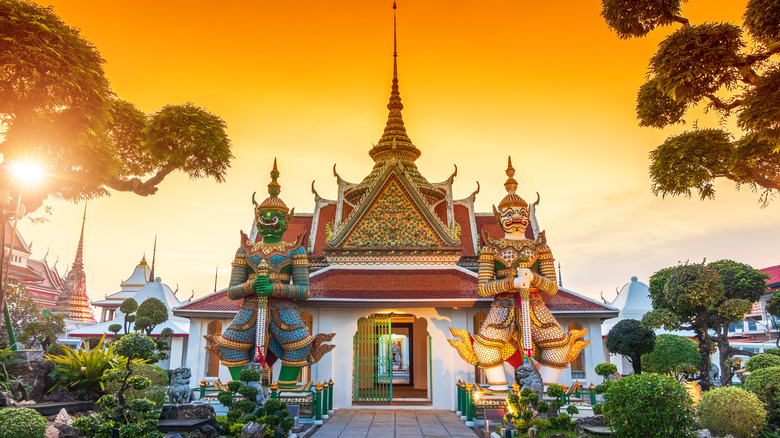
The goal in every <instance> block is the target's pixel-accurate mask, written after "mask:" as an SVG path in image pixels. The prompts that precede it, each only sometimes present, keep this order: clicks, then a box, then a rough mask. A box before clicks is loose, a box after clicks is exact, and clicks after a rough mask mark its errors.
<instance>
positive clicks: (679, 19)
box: [672, 15, 691, 26]
mask: <svg viewBox="0 0 780 438" xmlns="http://www.w3.org/2000/svg"><path fill="white" fill-rule="evenodd" d="M672 20H673V21H676V22H678V23H682V25H683V26H690V25H691V22H690V20H688V19H687V18H685V17H681V16H679V15H674V16H672Z"/></svg>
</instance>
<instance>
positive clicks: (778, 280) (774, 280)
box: [761, 265, 780, 295]
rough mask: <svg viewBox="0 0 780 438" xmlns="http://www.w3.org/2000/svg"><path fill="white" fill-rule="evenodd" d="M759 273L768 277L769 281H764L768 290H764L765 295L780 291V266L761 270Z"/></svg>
mask: <svg viewBox="0 0 780 438" xmlns="http://www.w3.org/2000/svg"><path fill="white" fill-rule="evenodd" d="M761 272H763V273H764V274H766V275H768V276H769V280H767V281H766V285H767V286H769V288H768V289H767V290H766V293H765V295H766V294H773V293H774V292H775V291H776V290H779V289H780V265H777V266H770V267H768V268H764V269H761Z"/></svg>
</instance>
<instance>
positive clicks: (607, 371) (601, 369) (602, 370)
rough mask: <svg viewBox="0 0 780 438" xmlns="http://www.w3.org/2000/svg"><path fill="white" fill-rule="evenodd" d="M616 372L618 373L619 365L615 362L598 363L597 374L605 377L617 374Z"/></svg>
mask: <svg viewBox="0 0 780 438" xmlns="http://www.w3.org/2000/svg"><path fill="white" fill-rule="evenodd" d="M615 373H617V365H615V364H614V363H609V362H604V363H600V364H598V365H596V374H598V375H599V376H601V377H604V378H605V379H606V378H607V377H609V376H613V375H615Z"/></svg>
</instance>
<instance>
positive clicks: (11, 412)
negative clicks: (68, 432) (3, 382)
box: [0, 408, 48, 438]
mask: <svg viewBox="0 0 780 438" xmlns="http://www.w3.org/2000/svg"><path fill="white" fill-rule="evenodd" d="M47 426H48V425H47V424H46V419H45V418H43V415H41V414H39V413H38V411H35V410H33V409H30V408H5V409H0V438H40V437H42V436H44V433H45V432H46V427H47Z"/></svg>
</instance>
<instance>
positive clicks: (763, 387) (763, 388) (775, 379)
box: [745, 367, 780, 424]
mask: <svg viewBox="0 0 780 438" xmlns="http://www.w3.org/2000/svg"><path fill="white" fill-rule="evenodd" d="M745 389H747V390H748V391H750V392H753V393H755V394H756V395H757V396H758V398H759V399H760V400H761V401H762V402H764V403H765V404H766V410H767V413H768V414H769V422H770V423H772V424H780V367H771V368H762V369H759V370H756V371H754V372H752V373H750V375H749V376H747V378H746V379H745Z"/></svg>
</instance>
